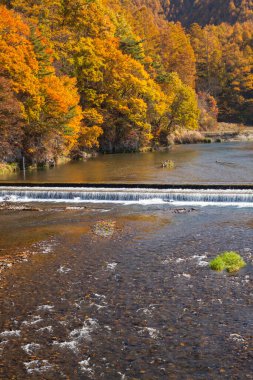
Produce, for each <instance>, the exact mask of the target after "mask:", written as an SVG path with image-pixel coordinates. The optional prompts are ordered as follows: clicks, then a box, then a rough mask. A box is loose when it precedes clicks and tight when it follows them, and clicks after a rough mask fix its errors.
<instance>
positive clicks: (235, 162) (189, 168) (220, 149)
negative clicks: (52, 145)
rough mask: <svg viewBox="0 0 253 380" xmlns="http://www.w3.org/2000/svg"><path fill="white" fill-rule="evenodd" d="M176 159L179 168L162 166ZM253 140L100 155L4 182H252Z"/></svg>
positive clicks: (2, 179)
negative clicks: (170, 168)
mask: <svg viewBox="0 0 253 380" xmlns="http://www.w3.org/2000/svg"><path fill="white" fill-rule="evenodd" d="M166 160H173V161H175V169H174V170H169V169H166V168H162V167H161V163H162V162H164V161H166ZM252 162H253V143H252V142H245V143H238V142H237V143H222V144H197V145H179V146H175V147H174V148H172V150H171V151H168V152H152V153H151V152H150V153H136V154H114V155H99V156H98V157H95V158H92V159H89V160H87V161H86V162H82V161H76V162H70V163H68V164H62V165H59V166H57V167H56V168H52V169H45V170H39V171H36V170H31V171H29V170H27V171H26V173H25V174H24V173H23V172H20V173H14V174H12V175H6V176H1V177H0V182H4V181H15V182H20V181H21V182H22V181H23V180H24V179H25V180H26V181H28V182H58V183H64V182H69V183H71V182H72V183H77V182H81V183H92V182H93V183H156V184H159V183H164V184H166V183H252V181H253V169H252Z"/></svg>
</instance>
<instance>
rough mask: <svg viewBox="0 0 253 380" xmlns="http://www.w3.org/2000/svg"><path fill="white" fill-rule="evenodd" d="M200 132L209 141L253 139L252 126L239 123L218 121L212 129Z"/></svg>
mask: <svg viewBox="0 0 253 380" xmlns="http://www.w3.org/2000/svg"><path fill="white" fill-rule="evenodd" d="M201 133H202V135H203V137H204V138H205V139H209V140H210V142H243V141H253V127H247V126H244V125H240V124H230V123H219V124H218V127H217V129H215V130H214V131H203V132H201Z"/></svg>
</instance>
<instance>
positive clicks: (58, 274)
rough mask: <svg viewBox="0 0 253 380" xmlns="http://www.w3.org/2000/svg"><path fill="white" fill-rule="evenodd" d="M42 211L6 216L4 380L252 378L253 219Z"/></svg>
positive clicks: (147, 211) (187, 212)
mask: <svg viewBox="0 0 253 380" xmlns="http://www.w3.org/2000/svg"><path fill="white" fill-rule="evenodd" d="M35 208H36V209H38V210H37V211H34V210H27V209H26V206H25V209H23V210H22V209H19V210H12V209H8V208H5V209H2V210H0V227H1V229H0V231H1V234H0V256H1V259H0V260H1V261H2V260H7V262H8V260H9V263H13V265H12V266H10V267H8V270H7V269H6V270H4V271H3V272H2V273H1V289H0V292H1V294H0V295H1V297H0V299H1V313H2V314H1V325H0V338H1V343H0V351H1V366H0V370H1V375H0V377H1V378H3V379H29V378H31V379H56V378H57V379H100V378H101V379H108V380H109V379H110V380H111V379H145V380H146V379H152V380H153V379H159V380H160V379H168V378H169V379H180V380H181V379H203V378H206V379H251V378H252V369H253V368H252V362H253V361H252V327H253V326H252V325H253V319H252V315H253V308H252V306H253V305H252V304H253V302H252V301H253V298H252V297H253V287H252V274H253V270H252V261H253V234H252V226H253V218H252V210H250V209H246V208H241V209H239V208H230V207H220V208H218V207H206V208H196V209H191V208H188V207H185V208H174V207H173V206H171V205H169V204H167V205H150V206H138V205H131V206H121V205H115V204H114V205H113V204H112V205H108V204H106V205H89V206H81V207H79V206H78V205H77V206H75V207H72V206H69V207H68V206H66V205H60V204H58V205H57V206H53V207H52V206H49V205H48V206H45V205H43V204H37V205H36V207H35ZM223 250H235V251H238V252H239V253H240V254H241V255H242V257H243V258H244V260H245V261H246V263H247V266H246V267H245V268H244V269H243V270H241V271H240V272H239V273H238V274H235V275H228V274H227V273H223V272H222V273H216V272H213V271H211V270H210V269H209V267H208V262H209V261H210V260H211V259H212V258H213V257H214V256H216V254H217V253H219V252H222V251H223ZM22 255H23V256H22Z"/></svg>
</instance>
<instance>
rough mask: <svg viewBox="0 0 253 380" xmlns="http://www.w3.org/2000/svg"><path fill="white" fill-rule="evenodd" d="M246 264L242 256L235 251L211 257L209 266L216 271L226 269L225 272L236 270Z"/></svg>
mask: <svg viewBox="0 0 253 380" xmlns="http://www.w3.org/2000/svg"><path fill="white" fill-rule="evenodd" d="M245 265H246V263H245V261H244V260H243V258H242V257H241V256H240V255H239V254H238V253H237V252H233V251H230V252H223V253H221V254H220V255H218V256H217V257H215V259H213V260H212V261H211V262H210V263H209V266H210V268H211V269H213V270H216V271H223V270H226V271H227V272H229V273H231V272H237V271H239V270H240V269H241V268H243V267H244V266H245Z"/></svg>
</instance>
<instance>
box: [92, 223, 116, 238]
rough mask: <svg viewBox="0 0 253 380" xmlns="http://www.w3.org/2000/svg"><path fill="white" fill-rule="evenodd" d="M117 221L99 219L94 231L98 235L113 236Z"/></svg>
mask: <svg viewBox="0 0 253 380" xmlns="http://www.w3.org/2000/svg"><path fill="white" fill-rule="evenodd" d="M115 225H116V222H114V221H110V220H108V221H99V222H97V223H96V224H95V225H94V227H93V232H94V234H95V235H97V236H101V237H106V238H107V237H111V236H112V235H113V234H114V232H115Z"/></svg>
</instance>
